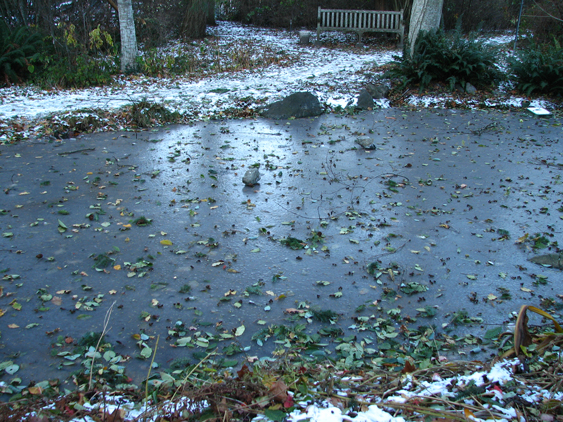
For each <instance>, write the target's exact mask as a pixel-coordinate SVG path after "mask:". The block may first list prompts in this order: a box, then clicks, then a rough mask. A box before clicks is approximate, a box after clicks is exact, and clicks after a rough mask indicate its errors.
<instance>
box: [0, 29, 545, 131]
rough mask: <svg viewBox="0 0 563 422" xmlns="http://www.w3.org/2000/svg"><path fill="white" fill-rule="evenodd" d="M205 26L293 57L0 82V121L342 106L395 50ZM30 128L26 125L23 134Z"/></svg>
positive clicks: (436, 101)
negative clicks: (290, 98)
mask: <svg viewBox="0 0 563 422" xmlns="http://www.w3.org/2000/svg"><path fill="white" fill-rule="evenodd" d="M209 32H210V35H214V36H215V37H216V38H215V39H218V41H217V42H218V44H219V45H228V46H233V45H237V43H242V42H248V41H250V43H251V44H252V45H254V46H256V47H258V49H262V48H269V49H272V48H273V49H274V50H275V51H283V52H284V54H285V55H286V56H287V55H288V56H291V57H292V58H293V60H292V61H293V63H292V65H291V66H286V67H284V66H281V67H280V66H275V65H272V66H269V67H266V68H261V69H253V70H243V71H238V72H224V73H218V74H212V75H207V76H204V77H199V78H194V77H191V78H151V77H146V76H138V77H123V76H120V77H118V78H116V81H115V84H113V85H112V86H105V87H94V88H88V89H65V90H63V89H53V90H42V89H39V88H37V87H34V86H26V87H18V86H14V87H9V88H2V89H0V124H1V122H2V120H4V121H5V123H6V122H7V121H16V122H24V123H25V124H26V125H30V124H31V126H32V125H33V122H34V121H37V120H39V119H41V118H43V117H45V116H47V115H51V114H58V113H64V112H69V111H75V110H80V109H102V110H111V109H118V108H121V107H123V106H125V105H128V104H132V103H133V102H136V101H140V100H144V99H146V100H149V101H151V102H163V103H166V104H167V105H168V108H169V109H171V111H178V112H180V113H182V114H184V115H186V116H187V117H189V118H190V117H191V118H194V119H201V118H205V117H211V116H215V115H218V114H219V113H220V112H224V111H226V110H228V109H232V108H234V107H237V103H238V102H239V101H241V100H244V101H245V102H248V101H249V102H250V104H251V107H253V106H255V105H256V104H260V103H270V102H272V101H276V100H279V99H281V98H283V97H285V96H287V95H289V94H291V93H293V92H297V91H304V90H307V91H310V92H313V93H315V94H316V95H317V96H318V97H319V99H320V101H321V102H322V103H325V104H328V105H329V106H331V107H335V106H338V105H340V106H342V107H345V106H346V105H348V104H352V103H353V102H354V100H355V98H356V97H357V95H358V92H359V90H360V89H361V88H362V87H363V86H364V85H365V84H366V82H369V81H370V78H373V76H374V75H376V74H378V73H379V74H381V70H380V69H378V67H380V66H382V65H385V64H388V63H390V62H391V61H393V56H399V55H401V54H402V53H401V51H400V50H399V49H397V48H395V49H388V50H385V49H383V48H379V47H378V48H374V47H373V46H363V47H360V48H353V49H352V48H349V46H350V44H351V43H352V42H353V41H352V40H353V37H354V36H353V35H352V36H350V35H344V34H342V33H326V34H323V37H324V39H326V38H330V39H331V40H332V41H334V40H338V41H347V46H348V47H347V48H339V47H330V48H329V47H326V46H320V47H317V46H315V45H314V44H309V45H299V44H298V40H299V36H298V33H297V31H293V32H291V31H286V30H277V29H267V28H258V27H253V26H245V25H241V24H239V23H233V22H219V24H218V26H217V27H214V28H211V29H210V30H209ZM315 36H316V34H313V37H315ZM512 41H513V37H512V36H510V35H499V36H496V37H490V38H489V39H488V41H487V42H488V43H490V44H493V45H505V44H507V43H510V42H512ZM241 45H242V44H241ZM325 45H326V44H325ZM181 46H182V45H181V44H178V43H171V45H170V46H168V47H166V48H165V50H166V51H169V52H170V51H172V52H174V51H178V49H181ZM504 97H506V98H504V99H502V100H500V101H498V102H496V103H494V104H493V103H491V104H488V105H489V106H491V107H494V106H499V105H503V104H504V105H507V106H512V107H519V106H521V104H522V102H523V101H525V98H523V97H509V96H504ZM447 101H450V102H451V101H453V102H457V103H460V100H457V99H455V98H453V97H448V96H442V97H431V96H418V95H411V96H409V97H408V98H407V103H410V104H411V105H413V106H417V107H444V104H445V103H446V102H447ZM463 101H464V105H467V106H475V107H477V106H479V101H480V100H478V99H475V100H471V99H464V100H463ZM377 103H378V105H379V106H381V107H384V108H385V107H388V106H389V103H388V101H387V100H385V99H384V100H378V101H377ZM531 105H532V106H536V107H548V106H549V104H548V103H546V102H542V101H533V102H532V104H531ZM37 129H38V128H37ZM33 132H34V130H33V129H32V130H31V132H28V136H29V135H31V134H32V133H33Z"/></svg>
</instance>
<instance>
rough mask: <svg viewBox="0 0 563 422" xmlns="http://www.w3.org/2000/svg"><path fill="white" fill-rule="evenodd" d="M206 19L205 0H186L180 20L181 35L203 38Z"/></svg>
mask: <svg viewBox="0 0 563 422" xmlns="http://www.w3.org/2000/svg"><path fill="white" fill-rule="evenodd" d="M206 21H207V0H188V5H187V7H186V13H185V14H184V20H183V22H182V36H183V37H184V38H205V22H206Z"/></svg>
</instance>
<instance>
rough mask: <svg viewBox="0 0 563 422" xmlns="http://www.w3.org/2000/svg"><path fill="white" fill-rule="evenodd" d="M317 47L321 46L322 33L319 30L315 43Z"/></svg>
mask: <svg viewBox="0 0 563 422" xmlns="http://www.w3.org/2000/svg"><path fill="white" fill-rule="evenodd" d="M315 45H316V46H319V45H321V31H320V29H317V41H315Z"/></svg>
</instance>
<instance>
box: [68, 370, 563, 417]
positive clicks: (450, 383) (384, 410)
mask: <svg viewBox="0 0 563 422" xmlns="http://www.w3.org/2000/svg"><path fill="white" fill-rule="evenodd" d="M519 365H521V363H520V362H519V361H518V360H517V359H514V360H512V361H502V362H497V363H496V364H495V365H493V366H492V367H491V369H490V370H488V371H477V372H474V373H471V374H469V375H460V376H456V377H452V378H447V379H442V378H441V377H440V376H439V375H437V374H436V375H435V376H434V379H433V381H432V382H425V381H423V382H413V381H414V380H413V379H412V377H410V376H409V375H405V377H404V379H403V384H404V386H403V389H401V390H399V391H397V392H396V393H395V394H394V395H393V396H390V397H387V398H386V399H384V400H382V399H381V398H379V397H374V396H370V395H363V396H362V395H358V394H355V398H356V400H359V401H362V402H364V403H376V404H372V405H369V406H366V410H364V411H360V412H357V413H355V414H354V416H353V417H351V416H348V415H346V413H347V412H346V411H344V412H343V411H342V410H341V409H340V408H338V407H336V406H335V405H334V404H333V403H331V402H330V401H328V400H325V401H323V402H315V403H310V402H308V403H307V402H306V403H299V404H298V405H297V407H298V409H297V410H294V411H293V412H291V413H290V414H288V416H287V418H286V420H287V421H288V422H300V421H307V422H408V421H409V420H411V419H405V418H403V417H400V416H393V415H392V413H395V414H396V411H395V410H393V409H392V407H390V404H391V403H404V402H405V401H406V400H407V399H408V398H413V397H416V398H421V399H423V398H424V397H441V398H445V399H447V398H452V397H454V396H455V395H456V394H457V387H458V386H465V385H467V384H469V383H474V385H475V386H476V387H479V386H481V385H484V384H486V383H488V384H489V385H491V387H490V389H489V392H490V395H491V397H493V396H494V398H495V401H497V402H498V403H500V404H501V405H503V404H506V403H507V402H508V401H510V400H511V399H512V398H513V396H514V393H504V392H503V386H504V385H505V384H506V383H508V382H517V383H519V384H520V386H521V388H520V391H521V394H520V397H521V398H522V399H523V400H525V401H526V402H528V403H541V402H542V401H545V400H556V401H561V400H562V399H563V393H562V392H549V391H547V390H542V389H540V388H538V387H536V386H534V385H532V384H529V383H527V382H523V381H517V380H515V379H514V377H513V376H512V372H513V370H514V368H516V367H518V366H519ZM341 395H342V396H343V397H346V396H347V393H346V392H342V393H341ZM94 398H95V401H96V404H91V403H89V402H87V403H85V404H84V407H85V408H88V409H91V410H96V409H99V410H100V411H104V413H105V414H106V415H112V414H113V413H114V412H120V414H121V417H122V418H123V420H144V421H154V420H157V418H161V417H165V416H166V414H167V413H168V412H173V411H174V409H178V408H181V407H182V406H178V405H181V404H182V403H177V405H176V406H174V405H172V404H167V403H161V404H160V405H159V406H158V407H155V408H153V407H151V406H147V405H146V404H141V403H139V404H134V403H131V402H128V401H127V399H125V398H124V397H123V396H119V395H110V396H106V397H96V396H95V397H94ZM180 400H183V399H180ZM465 403H466V404H469V405H470V404H474V403H473V400H472V399H471V398H470V397H468V398H467V399H466V401H465ZM184 404H185V405H187V407H188V408H190V407H192V406H194V404H193V403H188V402H186V403H184ZM201 406H203V407H201ZM205 406H207V403H205V402H204V403H201V404H200V406H198V407H199V408H200V409H203V408H205ZM484 407H485V408H486V409H488V410H490V412H491V413H489V414H487V415H486V416H485V418H486V419H482V418H479V417H477V416H475V415H471V416H470V417H468V420H472V421H475V422H481V421H486V420H493V418H494V420H496V421H498V422H507V421H518V422H524V418H523V416H520V417H519V416H518V415H517V414H516V411H515V409H514V408H513V407H512V406H508V407H506V408H505V407H501V406H498V405H492V406H491V405H487V404H485V405H484ZM492 412H494V416H493V413H492ZM412 417H413V418H414V419H413V420H420V418H421V417H420V415H416V414H414V415H413V416H412ZM85 420H86V421H93V419H91V418H90V417H88V416H87V417H84V418H80V419H73V421H76V422H78V421H85ZM253 421H254V422H271V419H269V418H267V417H265V416H258V417H256V418H254V419H253Z"/></svg>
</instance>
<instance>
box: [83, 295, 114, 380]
mask: <svg viewBox="0 0 563 422" xmlns="http://www.w3.org/2000/svg"><path fill="white" fill-rule="evenodd" d="M113 305H115V301H114V302H113V303H112V304H111V306H110V307H109V309H108V310H107V312H106V316H105V317H104V328H103V329H102V334H101V335H100V338H99V339H98V343H97V344H96V349H95V350H94V354H93V355H92V364H91V365H90V379H89V380H88V391H90V390H91V389H92V377H93V376H94V361H95V360H96V353H98V347H100V343H101V342H102V339H103V338H104V336H105V335H106V334H107V332H108V331H109V330H108V324H109V320H110V318H111V312H112V311H113Z"/></svg>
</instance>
